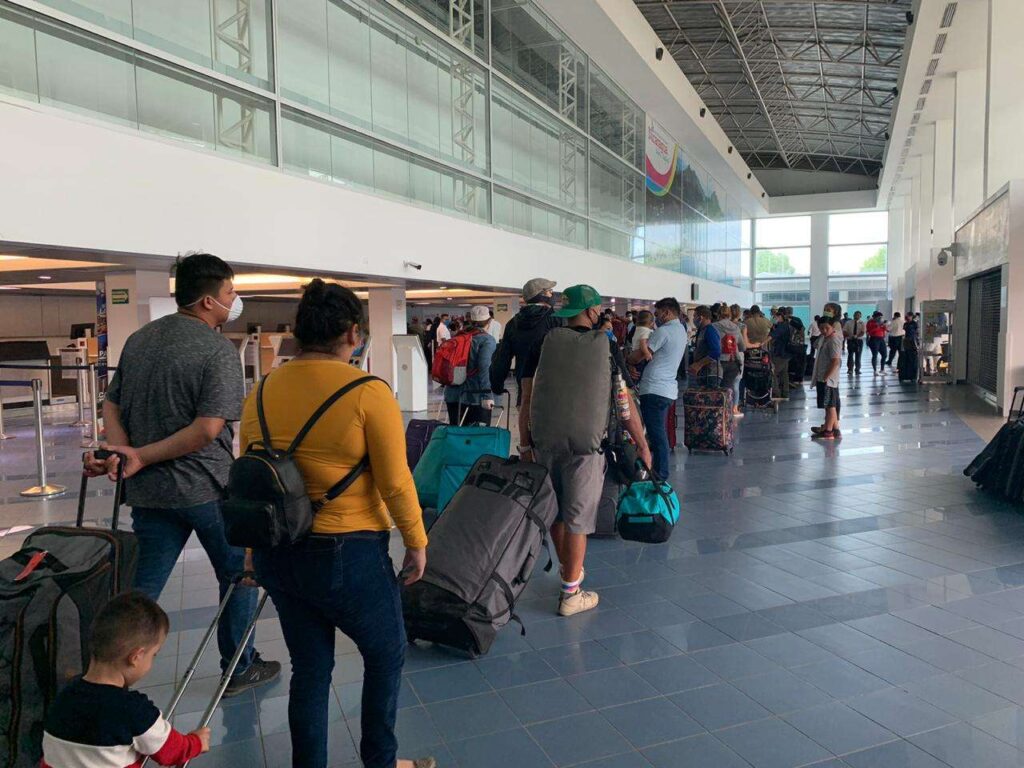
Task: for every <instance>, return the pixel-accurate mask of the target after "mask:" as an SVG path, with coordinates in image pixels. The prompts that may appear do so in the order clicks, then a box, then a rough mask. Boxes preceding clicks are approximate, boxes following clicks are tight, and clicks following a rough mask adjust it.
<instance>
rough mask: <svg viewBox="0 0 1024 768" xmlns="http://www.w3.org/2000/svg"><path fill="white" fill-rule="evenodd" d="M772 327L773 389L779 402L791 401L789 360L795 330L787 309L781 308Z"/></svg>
mask: <svg viewBox="0 0 1024 768" xmlns="http://www.w3.org/2000/svg"><path fill="white" fill-rule="evenodd" d="M774 320H775V324H774V325H773V326H772V329H771V332H770V336H771V348H770V351H771V355H772V374H773V381H772V388H773V389H774V390H775V394H776V397H777V398H778V399H779V400H789V360H790V357H791V356H792V350H791V348H790V344H791V343H792V341H793V328H792V326H790V324H789V320H787V318H786V308H785V307H780V308H779V309H778V310H777V313H776V315H775V318H774Z"/></svg>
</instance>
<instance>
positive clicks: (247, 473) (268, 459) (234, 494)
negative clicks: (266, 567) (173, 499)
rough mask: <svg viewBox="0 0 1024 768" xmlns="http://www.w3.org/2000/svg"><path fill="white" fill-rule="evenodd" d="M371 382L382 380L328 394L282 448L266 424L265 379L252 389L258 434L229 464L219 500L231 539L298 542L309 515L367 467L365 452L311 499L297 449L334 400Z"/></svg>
mask: <svg viewBox="0 0 1024 768" xmlns="http://www.w3.org/2000/svg"><path fill="white" fill-rule="evenodd" d="M371 381H382V379H379V378H377V377H376V376H363V377H362V378H359V379H356V380H355V381H352V382H349V383H348V384H346V385H345V386H344V387H342V388H341V389H339V390H338V391H337V392H335V393H334V394H333V395H331V396H330V397H329V398H327V400H326V401H325V402H324V403H323V405H321V406H320V407H319V408H317V409H316V412H314V413H313V415H312V416H310V417H309V420H308V421H307V422H306V423H305V425H303V427H302V429H300V430H299V434H297V435H296V436H295V439H294V440H292V444H291V445H289V446H288V448H287V449H286V450H284V451H281V450H278V449H276V448H274V447H273V443H272V442H271V440H270V429H269V428H268V427H267V417H266V414H265V413H264V411H263V388H264V387H265V386H266V383H267V380H266V379H264V380H263V381H261V382H260V385H259V388H258V389H257V391H256V412H257V414H258V416H259V421H260V434H261V436H262V439H261V440H260V441H259V442H255V443H252V444H250V445H249V446H247V447H246V449H245V453H243V454H242V455H241V456H239V457H238V458H237V459H235V461H234V463H233V464H232V465H231V472H230V474H229V475H228V484H227V489H226V498H225V500H224V503H223V505H222V512H223V515H224V529H225V534H226V536H227V540H228V543H229V544H232V545H234V546H236V547H251V548H253V549H263V548H267V547H278V546H282V545H287V544H295V543H296V542H299V541H301V540H302V539H303V538H304V537H305V536H307V535H308V534H309V532H310V531H311V530H312V528H313V517H314V516H315V515H316V513H317V512H319V511H320V508H321V507H323V506H324V504H326V503H327V502H329V501H332V500H334V499H336V498H337V497H338V496H340V495H341V494H343V493H344V492H345V491H346V490H347V489H348V488H349V486H351V485H352V483H354V482H355V481H356V479H357V478H358V477H359V476H360V475H361V474H363V472H365V471H366V469H367V467H369V466H370V459H369V457H368V456H364V457H363V459H362V461H360V462H359V463H358V464H356V466H354V467H353V468H352V470H351V471H350V472H349V473H348V474H347V475H345V477H343V478H342V479H341V480H339V481H338V482H337V483H335V484H334V485H333V486H331V488H330V489H329V490H328V491H327V493H325V494H324V495H323V497H322V498H320V499H318V500H317V501H313V500H312V499H310V498H309V494H308V493H307V492H306V482H305V480H304V479H303V477H302V473H301V472H300V471H299V465H298V464H297V463H296V461H295V451H296V450H297V449H298V447H299V444H300V443H302V441H303V439H305V437H306V435H307V434H308V433H309V430H311V429H312V428H313V425H314V424H316V423H317V421H319V420H320V417H321V416H323V415H324V414H325V413H326V412H327V410H328V409H329V408H330V407H331V406H332V405H334V404H335V403H336V402H337V401H338V400H340V399H341V398H342V397H344V396H345V395H346V394H348V393H349V392H351V391H352V390H353V389H355V388H356V387H359V386H361V385H363V384H368V383H369V382H371Z"/></svg>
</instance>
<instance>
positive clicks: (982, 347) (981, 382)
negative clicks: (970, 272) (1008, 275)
mask: <svg viewBox="0 0 1024 768" xmlns="http://www.w3.org/2000/svg"><path fill="white" fill-rule="evenodd" d="M1001 286H1002V274H1001V272H1000V270H998V269H997V270H994V271H992V272H988V273H986V274H984V275H979V276H978V277H975V278H972V279H971V284H970V304H969V306H968V310H967V381H968V382H970V383H971V384H975V385H977V386H979V387H981V388H982V389H984V390H985V391H986V392H991V393H992V394H993V395H994V394H996V386H997V381H998V365H999V291H1000V288H1001Z"/></svg>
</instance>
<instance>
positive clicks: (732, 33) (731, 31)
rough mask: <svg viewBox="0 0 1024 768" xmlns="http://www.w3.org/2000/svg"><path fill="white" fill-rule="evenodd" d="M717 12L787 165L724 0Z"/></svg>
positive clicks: (780, 143) (785, 155) (779, 141)
mask: <svg viewBox="0 0 1024 768" xmlns="http://www.w3.org/2000/svg"><path fill="white" fill-rule="evenodd" d="M716 7H717V8H718V11H719V13H720V14H721V19H722V26H723V27H724V28H725V31H726V33H728V35H729V38H730V40H732V44H733V46H734V47H735V48H736V55H737V56H739V60H740V64H741V65H742V66H743V71H744V72H745V73H746V76H747V80H748V81H749V84H750V90H751V91H752V92H753V93H754V96H755V98H756V99H757V101H758V102H759V103H760V105H761V110H762V111H763V112H764V118H765V120H766V121H767V122H768V127H769V130H770V131H771V133H772V136H773V137H774V138H775V143H776V144H778V147H779V154H780V156H781V157H782V159H783V160H784V161H785V162H786V165H789V164H790V162H789V156H788V155H787V153H786V147H785V145H784V144H783V143H782V137H781V136H779V132H778V130H777V129H776V127H775V122H774V121H773V120H772V113H771V111H770V110H769V109H768V105H767V104H766V103H765V100H764V96H763V94H762V93H761V86H760V84H759V83H758V82H757V78H756V77H755V76H754V71H753V70H752V69H751V68H750V64H749V63H748V62H747V58H746V53H745V52H744V50H743V44H742V43H741V42H740V38H739V35H737V34H736V28H735V27H734V26H733V23H732V18H731V17H730V16H729V9H728V8H727V7H726V5H725V2H724V0H717V5H716Z"/></svg>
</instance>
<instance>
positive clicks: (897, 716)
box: [845, 688, 956, 737]
mask: <svg viewBox="0 0 1024 768" xmlns="http://www.w3.org/2000/svg"><path fill="white" fill-rule="evenodd" d="M845 703H846V705H847V706H849V707H851V708H852V709H855V710H857V711H858V712H860V713H861V714H862V715H864V716H866V717H869V718H871V719H872V720H874V721H875V722H876V723H878V724H879V725H881V726H883V727H885V728H888V729H889V730H890V731H892V732H893V733H895V734H897V735H899V736H903V737H907V736H913V735H914V734H916V733H922V732H924V731H930V730H933V729H935V728H941V727H942V726H944V725H951V724H952V723H954V722H956V717H954V716H953V715H951V714H950V713H948V712H944V711H942V710H941V709H938V708H937V707H933V706H932V705H931V704H928V703H927V702H925V701H923V700H921V699H919V698H918V697H917V696H914V695H912V694H910V693H908V692H907V691H905V690H903V689H902V688H887V689H884V690H881V691H876V692H875V693H868V694H865V695H863V696H855V697H853V698H852V699H846V701H845Z"/></svg>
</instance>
